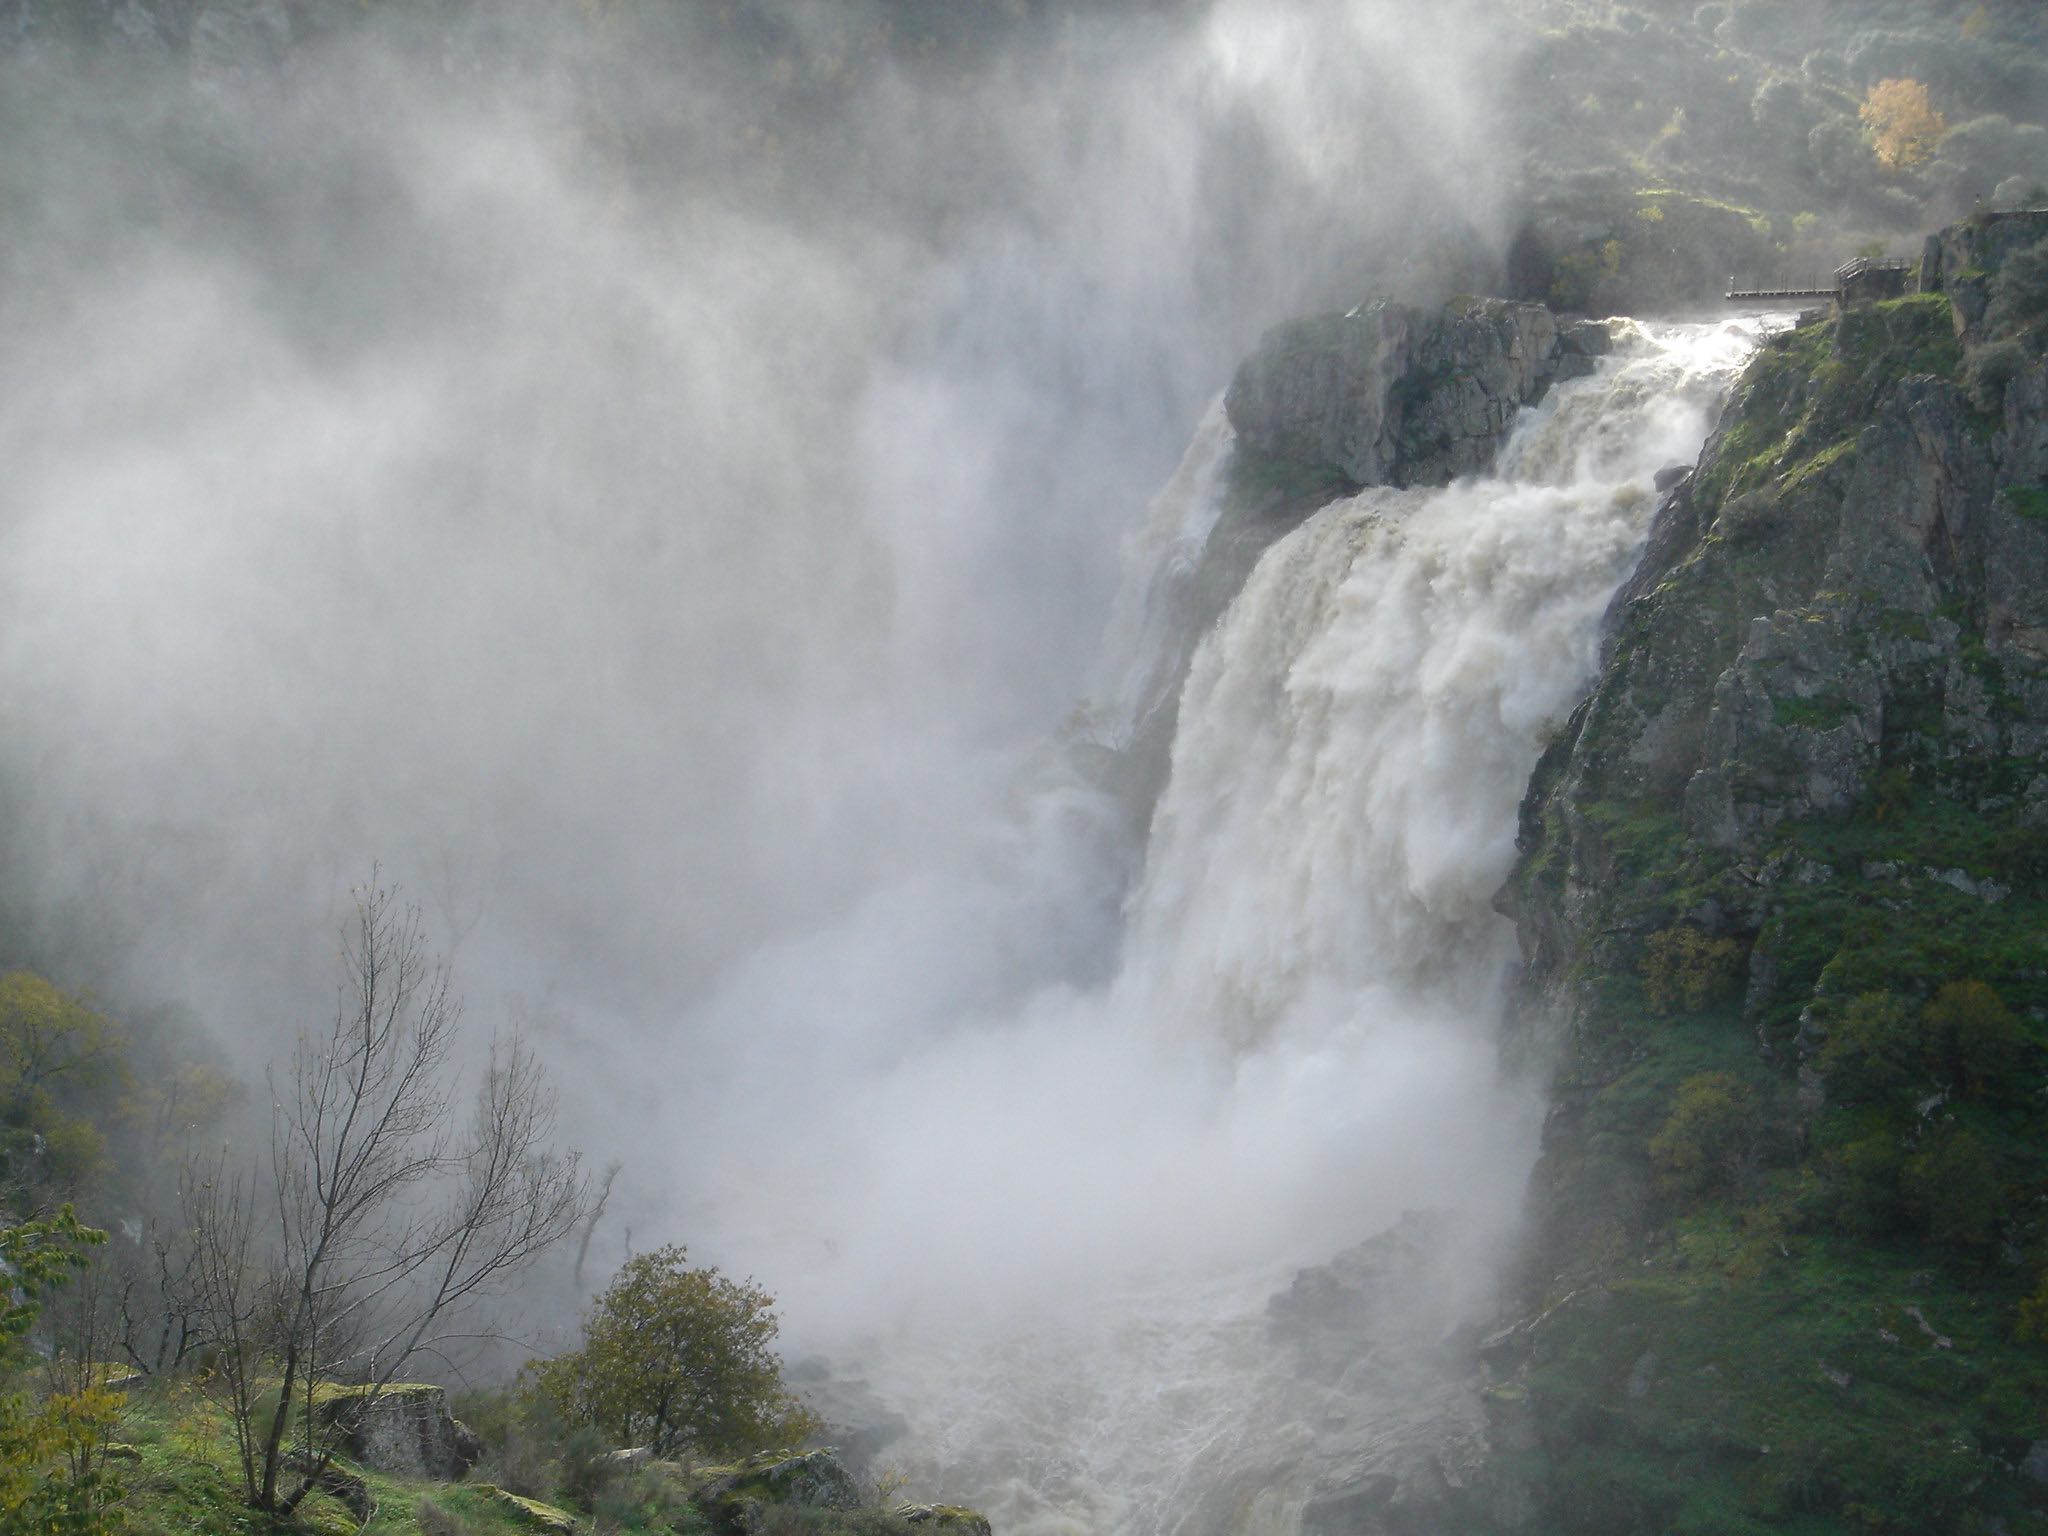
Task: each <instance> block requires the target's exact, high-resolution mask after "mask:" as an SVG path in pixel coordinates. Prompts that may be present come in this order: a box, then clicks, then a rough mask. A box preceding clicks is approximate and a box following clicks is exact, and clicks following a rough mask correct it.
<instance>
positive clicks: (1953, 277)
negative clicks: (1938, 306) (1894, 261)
mask: <svg viewBox="0 0 2048 1536" xmlns="http://www.w3.org/2000/svg"><path fill="white" fill-rule="evenodd" d="M2044 239H2048V212H2044V211H2041V210H2038V209H2034V210H2026V209H2015V210H2006V211H1998V210H1992V209H1986V210H1984V211H1983V212H1981V213H1979V214H1978V215H1977V216H1976V217H1975V218H1972V219H1968V220H1966V221H1964V222H1963V223H1961V224H1951V225H1950V226H1949V227H1948V228H1946V229H1944V230H1941V231H1939V232H1937V233H1935V234H1932V235H1929V236H1928V237H1927V244H1926V248H1925V249H1924V250H1923V251H1922V252H1921V256H1920V291H1921V292H1923V293H1946V294H1947V295H1948V296H1949V300H1950V302H1951V303H1952V304H1953V305H1954V308H1955V327H1956V334H1957V335H1958V336H1960V337H1962V338H1963V339H1964V340H1965V341H1969V342H1974V341H1977V340H1979V339H1980V338H1982V336H1983V326H1984V317H1985V311H1986V309H1987V308H1989V306H1990V303H1991V285H1992V278H1993V276H1994V274H1996V273H1997V272H1998V271H1999V269H2000V268H2001V267H2002V266H2003V265H2004V264H2005V262H2006V260H2007V259H2008V258H2009V257H2011V256H2013V255H2016V254H2017V253H2018V252H2020V251H2022V250H2025V249H2026V248H2027V247H2028V246H2030V245H2034V244H2036V243H2038V242H2039V241H2041V240H2044Z"/></svg>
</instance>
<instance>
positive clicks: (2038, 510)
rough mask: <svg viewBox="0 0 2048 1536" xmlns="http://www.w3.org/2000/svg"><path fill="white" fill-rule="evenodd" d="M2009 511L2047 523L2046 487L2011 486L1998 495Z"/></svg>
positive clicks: (2047, 500)
mask: <svg viewBox="0 0 2048 1536" xmlns="http://www.w3.org/2000/svg"><path fill="white" fill-rule="evenodd" d="M1999 495H2000V497H2001V499H2002V500H2003V501H2004V502H2005V505H2006V508H2007V510H2009V511H2012V512H2016V513H2018V514H2019V515H2020V516H2021V517H2025V518H2031V519H2032V520H2033V521H2035V522H2037V523H2048V485H2013V486H2007V487H2006V488H2005V490H2003V491H2001V492H2000V493H1999Z"/></svg>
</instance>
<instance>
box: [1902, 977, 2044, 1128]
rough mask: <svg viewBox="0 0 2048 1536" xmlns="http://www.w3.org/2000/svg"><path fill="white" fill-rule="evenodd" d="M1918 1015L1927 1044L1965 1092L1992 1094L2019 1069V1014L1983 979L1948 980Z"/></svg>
mask: <svg viewBox="0 0 2048 1536" xmlns="http://www.w3.org/2000/svg"><path fill="white" fill-rule="evenodd" d="M1921 1019H1922V1022H1923V1023H1924V1025H1925V1026H1926V1032H1927V1043H1928V1047H1929V1048H1930V1049H1931V1050H1933V1051H1934V1052H1935V1053H1936V1056H1937V1058H1938V1059H1939V1060H1940V1062H1941V1064H1942V1067H1943V1070H1944V1071H1945V1073H1946V1074H1947V1077H1948V1080H1949V1082H1950V1083H1951V1084H1952V1085H1953V1086H1954V1088H1955V1090H1956V1092H1958V1093H1960V1094H1961V1095H1962V1096H1963V1097H1965V1098H1970V1099H1982V1098H1988V1097H1990V1096H1991V1095H1993V1094H1994V1093H1995V1092H1996V1091H1997V1090H1998V1088H1999V1087H2000V1086H2001V1085H2002V1084H2003V1083H2004V1082H2005V1080H2006V1079H2007V1078H2008V1077H2010V1076H2011V1074H2012V1073H2013V1072H2014V1071H2016V1070H2017V1069H2018V1067H2019V1063H2020V1055H2021V1052H2022V1051H2023V1050H2024V1048H2025V1043H2026V1042H2025V1039H2024V1037H2023V1036H2022V1035H2021V1034H2020V1026H2019V1020H2017V1019H2015V1018H2014V1017H2013V1016H2012V1010H2011V1009H2009V1008H2007V1007H2006V1006H2005V1003H2004V1001H2003V1000H2002V999H2001V998H2000V997H1999V995H1998V994H1997V993H1996V992H1994V991H1992V990H1991V988H1990V987H1988V986H1986V985H1985V984H1984V983H1983V982H1981V981H1952V982H1950V983H1949V984H1948V985H1947V986H1945V987H1943V988H1942V989H1941V990H1940V991H1939V992H1937V993H1935V994H1934V1000H1933V1001H1932V1002H1930V1003H1929V1004H1928V1005H1927V1008H1926V1010H1925V1012H1924V1013H1923V1014H1922V1015H1921Z"/></svg>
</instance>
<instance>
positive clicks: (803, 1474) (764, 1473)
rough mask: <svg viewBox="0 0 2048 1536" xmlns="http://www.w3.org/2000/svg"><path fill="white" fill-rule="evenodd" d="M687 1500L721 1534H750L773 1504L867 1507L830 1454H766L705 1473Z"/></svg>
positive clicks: (848, 1508)
mask: <svg viewBox="0 0 2048 1536" xmlns="http://www.w3.org/2000/svg"><path fill="white" fill-rule="evenodd" d="M690 1497H691V1499H692V1500H694V1501H695V1502H696V1503H697V1505H698V1506H699V1507H700V1508H702V1509H703V1510H704V1512H705V1513H706V1514H708V1515H709V1516H710V1517H711V1518H712V1520H713V1521H714V1522H716V1523H717V1524H718V1525H719V1526H720V1527H721V1528H722V1529H725V1530H729V1531H751V1530H753V1529H754V1528H755V1527H756V1526H757V1525H758V1524H759V1523H760V1517H761V1511H762V1510H764V1509H766V1508H768V1507H770V1506H773V1505H777V1504H783V1505H796V1506H798V1507H800V1508H804V1509H826V1510H841V1511H852V1510H858V1509H862V1508H864V1507H866V1503H867V1500H866V1498H865V1497H864V1496H863V1495H862V1492H861V1488H860V1485H859V1484H858V1483H856V1482H855V1481H854V1479H853V1474H852V1473H850V1472H848V1471H847V1470H846V1468H845V1467H844V1466H842V1465H841V1464H840V1461H839V1458H838V1456H837V1455H836V1454H835V1453H834V1452H832V1451H830V1450H816V1451H803V1452H793V1451H766V1452H763V1453H761V1454H760V1455H756V1456H750V1457H748V1458H747V1459H746V1460H745V1461H742V1462H738V1463H736V1464H734V1465H731V1466H723V1467H706V1468H704V1469H703V1470H702V1471H701V1472H699V1473H698V1474H697V1477H696V1480H695V1483H694V1485H693V1486H692V1487H691V1489H690Z"/></svg>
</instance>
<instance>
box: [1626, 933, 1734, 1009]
mask: <svg viewBox="0 0 2048 1536" xmlns="http://www.w3.org/2000/svg"><path fill="white" fill-rule="evenodd" d="M1741 963H1742V946H1741V945H1740V944H1738V943H1736V942H1735V940H1733V939H1717V938H1715V937H1713V936H1712V935H1711V934H1709V933H1707V932H1706V931H1705V930H1704V929H1701V928H1695V927H1693V926H1691V925H1690V924H1680V925H1678V926H1676V927H1673V928H1666V929H1665V930H1663V932H1661V933H1653V934H1651V935H1650V937H1649V938H1648V939H1647V940H1645V941H1644V943H1643V959H1642V976H1643V997H1644V1000H1645V1001H1646V1002H1647V1003H1648V1004H1649V1005H1650V1009H1651V1011H1652V1012H1654V1013H1665V1014H1669V1013H1679V1012H1684V1013H1698V1012H1699V1011H1700V1010H1701V1009H1702V1008H1704V1007H1706V1006H1707V1004H1708V1003H1710V1002H1712V1001H1713V1000H1714V999H1715V998H1716V997H1717V996H1718V995H1719V994H1721V993H1723V992H1725V991H1726V990H1727V989H1728V988H1729V987H1730V986H1731V985H1732V984H1733V982H1734V981H1735V978H1736V976H1737V974H1738V973H1739V968H1740V966H1741Z"/></svg>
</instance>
